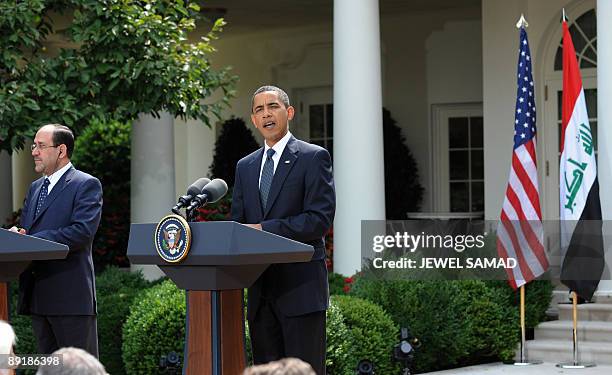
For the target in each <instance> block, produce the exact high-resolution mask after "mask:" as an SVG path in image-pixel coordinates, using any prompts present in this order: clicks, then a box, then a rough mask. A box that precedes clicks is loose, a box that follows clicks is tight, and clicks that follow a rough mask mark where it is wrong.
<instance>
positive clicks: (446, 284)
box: [350, 277, 551, 372]
mask: <svg viewBox="0 0 612 375" xmlns="http://www.w3.org/2000/svg"><path fill="white" fill-rule="evenodd" d="M548 284H550V283H548ZM530 285H533V287H532V289H533V291H532V292H531V294H530V296H531V300H528V304H530V305H531V306H532V307H531V309H530V310H531V316H532V321H531V323H532V324H534V325H537V323H538V322H539V321H541V320H542V316H543V314H544V311H545V310H546V308H545V306H546V307H547V306H548V304H549V303H550V296H551V289H550V287H549V286H547V285H539V284H537V283H532V284H530ZM527 289H529V287H528V288H527ZM350 294H351V295H354V296H357V297H361V298H364V299H367V300H369V301H372V302H374V303H376V304H378V305H379V306H381V307H382V308H383V309H384V310H385V311H386V312H388V313H389V315H390V316H391V318H392V319H393V321H394V322H395V323H396V324H397V325H398V326H400V327H409V328H410V330H411V332H412V333H413V334H414V335H415V336H416V337H417V338H419V339H420V341H421V343H422V346H421V348H419V349H418V350H417V352H416V356H415V363H414V366H413V370H416V371H417V372H426V371H434V370H440V369H446V368H451V367H457V366H463V365H468V364H474V363H483V362H488V361H493V360H500V359H501V360H508V359H510V358H512V356H513V355H514V351H515V349H516V347H517V344H518V340H519V336H518V308H517V307H516V306H515V305H514V296H515V295H516V294H517V293H516V292H515V291H513V290H512V289H511V288H510V287H509V286H508V285H507V283H505V282H495V281H493V282H490V281H486V282H485V281H409V280H384V281H383V280H374V279H368V278H365V277H359V278H357V279H356V280H355V282H354V283H353V285H352V287H351V291H350ZM528 294H529V292H528ZM440 353H444V356H440Z"/></svg>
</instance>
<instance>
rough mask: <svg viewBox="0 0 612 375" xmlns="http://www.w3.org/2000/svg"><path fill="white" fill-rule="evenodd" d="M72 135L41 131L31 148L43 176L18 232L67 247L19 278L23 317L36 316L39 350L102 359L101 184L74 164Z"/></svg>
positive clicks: (57, 128) (62, 129) (50, 128)
mask: <svg viewBox="0 0 612 375" xmlns="http://www.w3.org/2000/svg"><path fill="white" fill-rule="evenodd" d="M73 150H74V136H73V134H72V131H71V130H70V129H69V128H68V127H66V126H63V125H58V124H50V125H45V126H43V127H41V128H40V129H39V130H38V132H37V133H36V137H35V138H34V144H33V145H32V157H33V158H34V164H35V166H34V170H35V171H36V172H38V173H41V174H42V177H41V178H39V179H38V180H36V181H34V182H33V183H32V185H31V186H30V189H29V190H28V194H27V196H26V200H25V204H24V206H23V211H22V214H21V226H22V228H17V227H13V228H11V230H12V231H14V232H19V233H22V234H29V235H31V236H34V237H38V238H43V239H46V240H50V241H54V242H59V243H62V244H64V245H67V246H68V247H69V252H68V256H67V257H66V259H61V260H48V261H34V262H32V264H31V265H30V267H29V268H28V269H27V270H26V271H24V272H23V273H22V274H21V276H20V278H19V313H20V314H26V315H31V316H32V328H33V329H34V335H35V336H36V341H37V344H38V352H39V353H41V354H51V353H53V352H54V351H56V350H57V349H59V348H62V347H69V346H73V347H77V348H82V349H84V350H86V351H88V352H89V353H91V354H92V355H94V356H96V357H97V356H98V333H97V324H96V295H95V281H94V268H93V261H92V256H91V251H92V250H91V248H92V242H93V239H94V236H95V234H96V231H97V230H98V224H99V223H100V216H101V213H102V185H101V184H100V181H99V180H98V179H97V178H95V177H92V176H90V175H88V174H86V173H84V172H81V171H79V170H76V169H75V168H74V167H73V166H72V163H71V162H70V157H71V156H72V151H73Z"/></svg>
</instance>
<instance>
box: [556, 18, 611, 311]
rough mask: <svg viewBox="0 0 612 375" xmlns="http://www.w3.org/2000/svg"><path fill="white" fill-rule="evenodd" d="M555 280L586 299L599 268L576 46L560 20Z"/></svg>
mask: <svg viewBox="0 0 612 375" xmlns="http://www.w3.org/2000/svg"><path fill="white" fill-rule="evenodd" d="M559 166H560V171H559V188H560V192H559V193H560V195H559V199H560V219H561V249H562V252H563V253H564V257H563V264H562V266H561V282H563V284H565V285H566V286H567V287H568V288H570V290H572V291H575V292H576V293H577V294H578V295H579V296H580V297H582V298H584V299H587V300H590V299H591V298H592V297H593V293H594V292H595V289H597V285H598V284H599V280H600V278H601V274H602V272H603V268H604V251H603V238H602V231H601V205H600V202H599V183H598V182H597V164H596V161H595V147H594V144H593V134H592V133H591V127H590V125H589V116H588V115H587V110H586V101H585V99H584V90H583V87H582V79H581V78H580V70H579V68H578V62H577V60H576V51H575V50H574V44H573V43H572V38H571V35H570V33H569V29H568V27H567V22H565V21H563V116H562V130H561V160H560V162H559Z"/></svg>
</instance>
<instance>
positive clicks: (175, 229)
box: [155, 215, 191, 263]
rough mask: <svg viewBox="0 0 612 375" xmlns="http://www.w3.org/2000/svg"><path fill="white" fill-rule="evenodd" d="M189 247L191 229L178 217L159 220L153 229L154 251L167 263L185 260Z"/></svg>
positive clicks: (173, 216)
mask: <svg viewBox="0 0 612 375" xmlns="http://www.w3.org/2000/svg"><path fill="white" fill-rule="evenodd" d="M190 246H191V228H189V224H188V223H187V221H186V220H185V219H184V218H183V217H181V216H179V215H168V216H166V217H164V218H163V219H161V221H160V222H159V224H157V228H156V229H155V249H156V250H157V253H158V254H159V256H160V257H161V258H162V259H163V260H165V261H166V262H169V263H178V262H180V261H182V260H183V259H185V257H186V256H187V253H189V247H190Z"/></svg>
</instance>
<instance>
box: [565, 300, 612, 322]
mask: <svg viewBox="0 0 612 375" xmlns="http://www.w3.org/2000/svg"><path fill="white" fill-rule="evenodd" d="M557 306H558V309H559V320H572V304H571V303H567V304H563V303H560V304H558V305H557ZM578 320H579V321H581V322H584V321H600V322H612V303H583V304H581V305H578Z"/></svg>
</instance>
